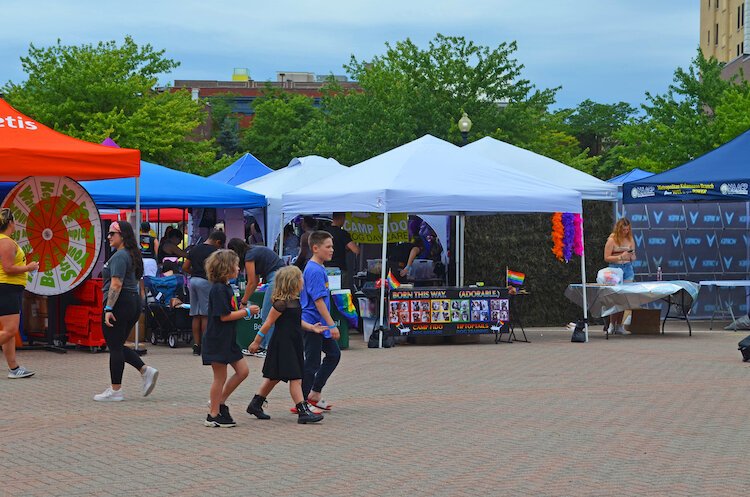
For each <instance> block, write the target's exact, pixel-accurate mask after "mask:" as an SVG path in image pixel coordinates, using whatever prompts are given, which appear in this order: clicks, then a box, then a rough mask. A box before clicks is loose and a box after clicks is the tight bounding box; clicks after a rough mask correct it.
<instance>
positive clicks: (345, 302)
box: [331, 292, 359, 328]
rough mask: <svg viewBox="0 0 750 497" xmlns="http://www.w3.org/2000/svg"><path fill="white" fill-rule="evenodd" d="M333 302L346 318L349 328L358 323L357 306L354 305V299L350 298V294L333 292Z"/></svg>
mask: <svg viewBox="0 0 750 497" xmlns="http://www.w3.org/2000/svg"><path fill="white" fill-rule="evenodd" d="M331 298H332V299H333V303H334V304H335V305H336V309H338V310H339V312H340V313H341V315H342V316H343V317H344V318H346V321H347V322H348V323H349V327H350V328H356V327H357V326H358V324H359V315H358V314H357V308H356V307H354V301H353V300H352V294H351V293H349V292H346V293H334V294H333V295H331Z"/></svg>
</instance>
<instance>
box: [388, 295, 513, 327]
mask: <svg viewBox="0 0 750 497" xmlns="http://www.w3.org/2000/svg"><path fill="white" fill-rule="evenodd" d="M386 312H387V313H388V323H389V324H390V327H391V332H393V333H394V334H395V335H396V336H425V335H437V336H450V335H476V334H490V333H492V334H495V333H498V334H499V333H508V332H509V331H510V299H509V296H508V290H507V289H506V288H494V287H480V288H468V287H447V288H409V289H401V288H398V289H394V290H391V291H390V300H389V302H388V309H387V311H386Z"/></svg>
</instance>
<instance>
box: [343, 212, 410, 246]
mask: <svg viewBox="0 0 750 497" xmlns="http://www.w3.org/2000/svg"><path fill="white" fill-rule="evenodd" d="M343 228H344V230H346V231H348V232H349V234H350V235H351V236H352V240H353V241H355V242H357V243H359V244H363V243H364V244H376V245H380V244H382V243H383V214H382V213H377V212H347V213H346V219H345V220H344V226H343ZM408 241H409V229H408V216H407V215H406V214H404V213H393V214H388V243H400V242H408Z"/></svg>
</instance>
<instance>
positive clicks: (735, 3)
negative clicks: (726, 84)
mask: <svg viewBox="0 0 750 497" xmlns="http://www.w3.org/2000/svg"><path fill="white" fill-rule="evenodd" d="M699 1H700V6H701V8H700V12H701V14H700V47H701V51H702V52H703V55H704V57H706V58H710V57H715V58H716V59H717V60H718V61H719V62H724V63H726V67H725V68H724V71H723V75H724V76H725V77H730V76H732V75H734V74H737V72H738V71H739V69H740V68H743V70H744V73H745V78H748V77H749V76H750V0H699Z"/></svg>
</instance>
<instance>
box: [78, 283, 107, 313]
mask: <svg viewBox="0 0 750 497" xmlns="http://www.w3.org/2000/svg"><path fill="white" fill-rule="evenodd" d="M102 287H103V283H102V280H101V279H99V278H92V279H89V280H86V281H84V282H83V283H81V284H80V285H79V286H78V287H77V288H76V289H75V290H73V296H75V298H76V299H78V301H79V302H81V303H82V304H89V305H91V306H96V307H103V299H104V295H103V294H102Z"/></svg>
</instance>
